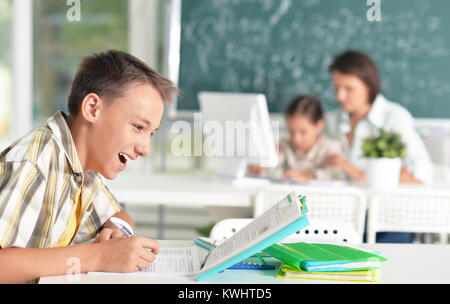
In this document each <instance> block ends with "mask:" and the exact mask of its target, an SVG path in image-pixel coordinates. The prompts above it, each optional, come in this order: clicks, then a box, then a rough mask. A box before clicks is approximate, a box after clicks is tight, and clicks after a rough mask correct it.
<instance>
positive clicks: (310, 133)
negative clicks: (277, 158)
mask: <svg viewBox="0 0 450 304" xmlns="http://www.w3.org/2000/svg"><path fill="white" fill-rule="evenodd" d="M286 122H287V128H288V131H289V134H290V141H291V144H292V146H293V147H294V148H295V149H296V150H298V151H301V152H303V153H306V152H308V151H309V149H311V148H312V147H313V146H314V145H315V144H316V142H317V140H318V138H319V135H320V133H321V132H322V129H323V127H324V121H323V120H319V121H318V122H317V123H313V122H312V121H311V119H310V118H309V117H308V116H306V115H301V114H295V115H293V116H290V117H288V118H287V120H286Z"/></svg>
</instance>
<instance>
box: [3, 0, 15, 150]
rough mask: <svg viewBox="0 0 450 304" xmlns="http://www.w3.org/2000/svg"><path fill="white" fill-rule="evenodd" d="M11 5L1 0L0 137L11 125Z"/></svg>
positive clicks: (6, 133) (5, 133)
mask: <svg viewBox="0 0 450 304" xmlns="http://www.w3.org/2000/svg"><path fill="white" fill-rule="evenodd" d="M11 5H12V3H11V0H0V139H2V138H6V137H7V136H8V135H9V131H10V125H11V121H10V117H11V84H12V83H11V78H12V73H11V65H12V64H11V62H12V61H11V45H12V41H11V40H12V39H11V38H12V36H11V33H12V32H11V31H12V28H11V26H12V21H11V15H12V8H11ZM2 148H3V146H2V147H0V150H1V149H2Z"/></svg>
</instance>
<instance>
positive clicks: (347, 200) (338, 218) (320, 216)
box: [253, 185, 367, 239]
mask: <svg viewBox="0 0 450 304" xmlns="http://www.w3.org/2000/svg"><path fill="white" fill-rule="evenodd" d="M293 190H296V191H297V192H298V193H300V194H304V195H306V205H307V206H308V210H309V211H308V218H309V219H310V220H327V221H331V222H339V223H342V224H349V225H351V226H352V227H353V228H354V230H356V232H357V233H358V235H359V237H360V239H362V238H363V234H364V225H365V216H366V209H367V203H366V198H365V195H364V194H363V192H362V191H361V190H359V189H357V188H354V187H347V186H346V187H325V186H301V185H271V186H269V187H266V188H265V189H263V190H261V191H260V192H258V193H257V194H256V196H255V201H254V209H253V216H255V217H256V216H258V215H260V214H261V213H263V212H264V211H265V210H267V209H268V208H270V207H271V206H272V205H274V204H276V203H277V202H278V201H279V200H280V199H282V198H283V197H284V196H286V194H287V193H289V192H291V191H293Z"/></svg>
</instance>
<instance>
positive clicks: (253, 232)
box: [201, 192, 302, 272]
mask: <svg viewBox="0 0 450 304" xmlns="http://www.w3.org/2000/svg"><path fill="white" fill-rule="evenodd" d="M301 215H302V214H301V203H300V202H299V200H298V197H297V195H296V194H295V192H292V193H291V194H289V195H288V196H286V197H285V198H283V199H282V200H281V201H280V202H278V203H277V204H276V205H274V206H273V207H272V208H270V209H269V210H267V211H266V212H264V213H263V214H261V215H260V216H258V217H257V218H255V219H254V220H253V221H252V222H250V223H249V224H248V225H247V226H245V227H244V228H242V229H241V230H239V231H238V232H236V233H235V234H234V235H233V236H231V237H230V238H229V239H227V240H226V241H224V242H223V243H221V244H220V245H218V246H217V247H215V248H213V249H212V250H211V251H210V254H209V255H208V256H207V259H206V261H205V262H204V267H203V268H202V270H201V272H206V271H208V270H209V269H212V268H214V267H216V266H217V265H219V264H221V263H223V262H225V261H226V260H228V259H230V258H231V257H233V256H235V255H237V254H239V253H240V252H243V251H245V250H246V249H248V248H250V247H253V246H254V245H256V244H258V243H259V242H261V241H262V240H264V239H266V238H268V237H269V236H271V235H272V234H274V233H275V232H277V231H279V230H281V229H283V228H284V227H286V226H287V225H289V224H290V223H292V222H294V221H295V220H297V219H299V218H300V217H301Z"/></svg>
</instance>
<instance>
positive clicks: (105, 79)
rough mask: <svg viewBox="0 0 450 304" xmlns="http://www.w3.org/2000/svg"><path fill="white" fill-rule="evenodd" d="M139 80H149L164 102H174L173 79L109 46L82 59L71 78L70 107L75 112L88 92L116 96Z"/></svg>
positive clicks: (144, 81) (75, 113)
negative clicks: (109, 48)
mask: <svg viewBox="0 0 450 304" xmlns="http://www.w3.org/2000/svg"><path fill="white" fill-rule="evenodd" d="M136 82H137V83H148V84H150V85H151V86H152V87H153V88H154V89H155V90H156V91H157V92H158V93H159V95H160V96H161V98H162V100H163V101H164V102H171V101H172V100H173V98H174V96H175V95H176V94H178V89H177V88H176V87H175V85H174V84H173V83H172V81H170V80H169V79H167V78H165V77H164V76H162V75H161V74H159V73H158V72H156V71H154V70H153V69H152V68H150V67H149V66H148V65H147V64H145V63H144V62H143V61H141V60H139V59H138V58H136V57H134V56H132V55H130V54H128V53H125V52H121V51H115V50H110V51H107V52H103V53H97V54H92V55H90V56H86V57H84V58H83V59H82V60H81V63H80V66H79V67H78V71H77V73H76V74H75V77H74V79H73V81H72V88H71V90H70V95H69V99H68V104H67V107H68V110H69V112H70V114H71V115H72V116H76V115H77V114H78V112H79V110H80V106H81V102H82V101H83V99H84V97H86V95H88V94H90V93H95V94H97V95H99V96H101V97H108V98H117V97H120V96H122V95H123V93H124V91H125V90H126V88H127V86H128V85H130V84H131V83H136Z"/></svg>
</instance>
